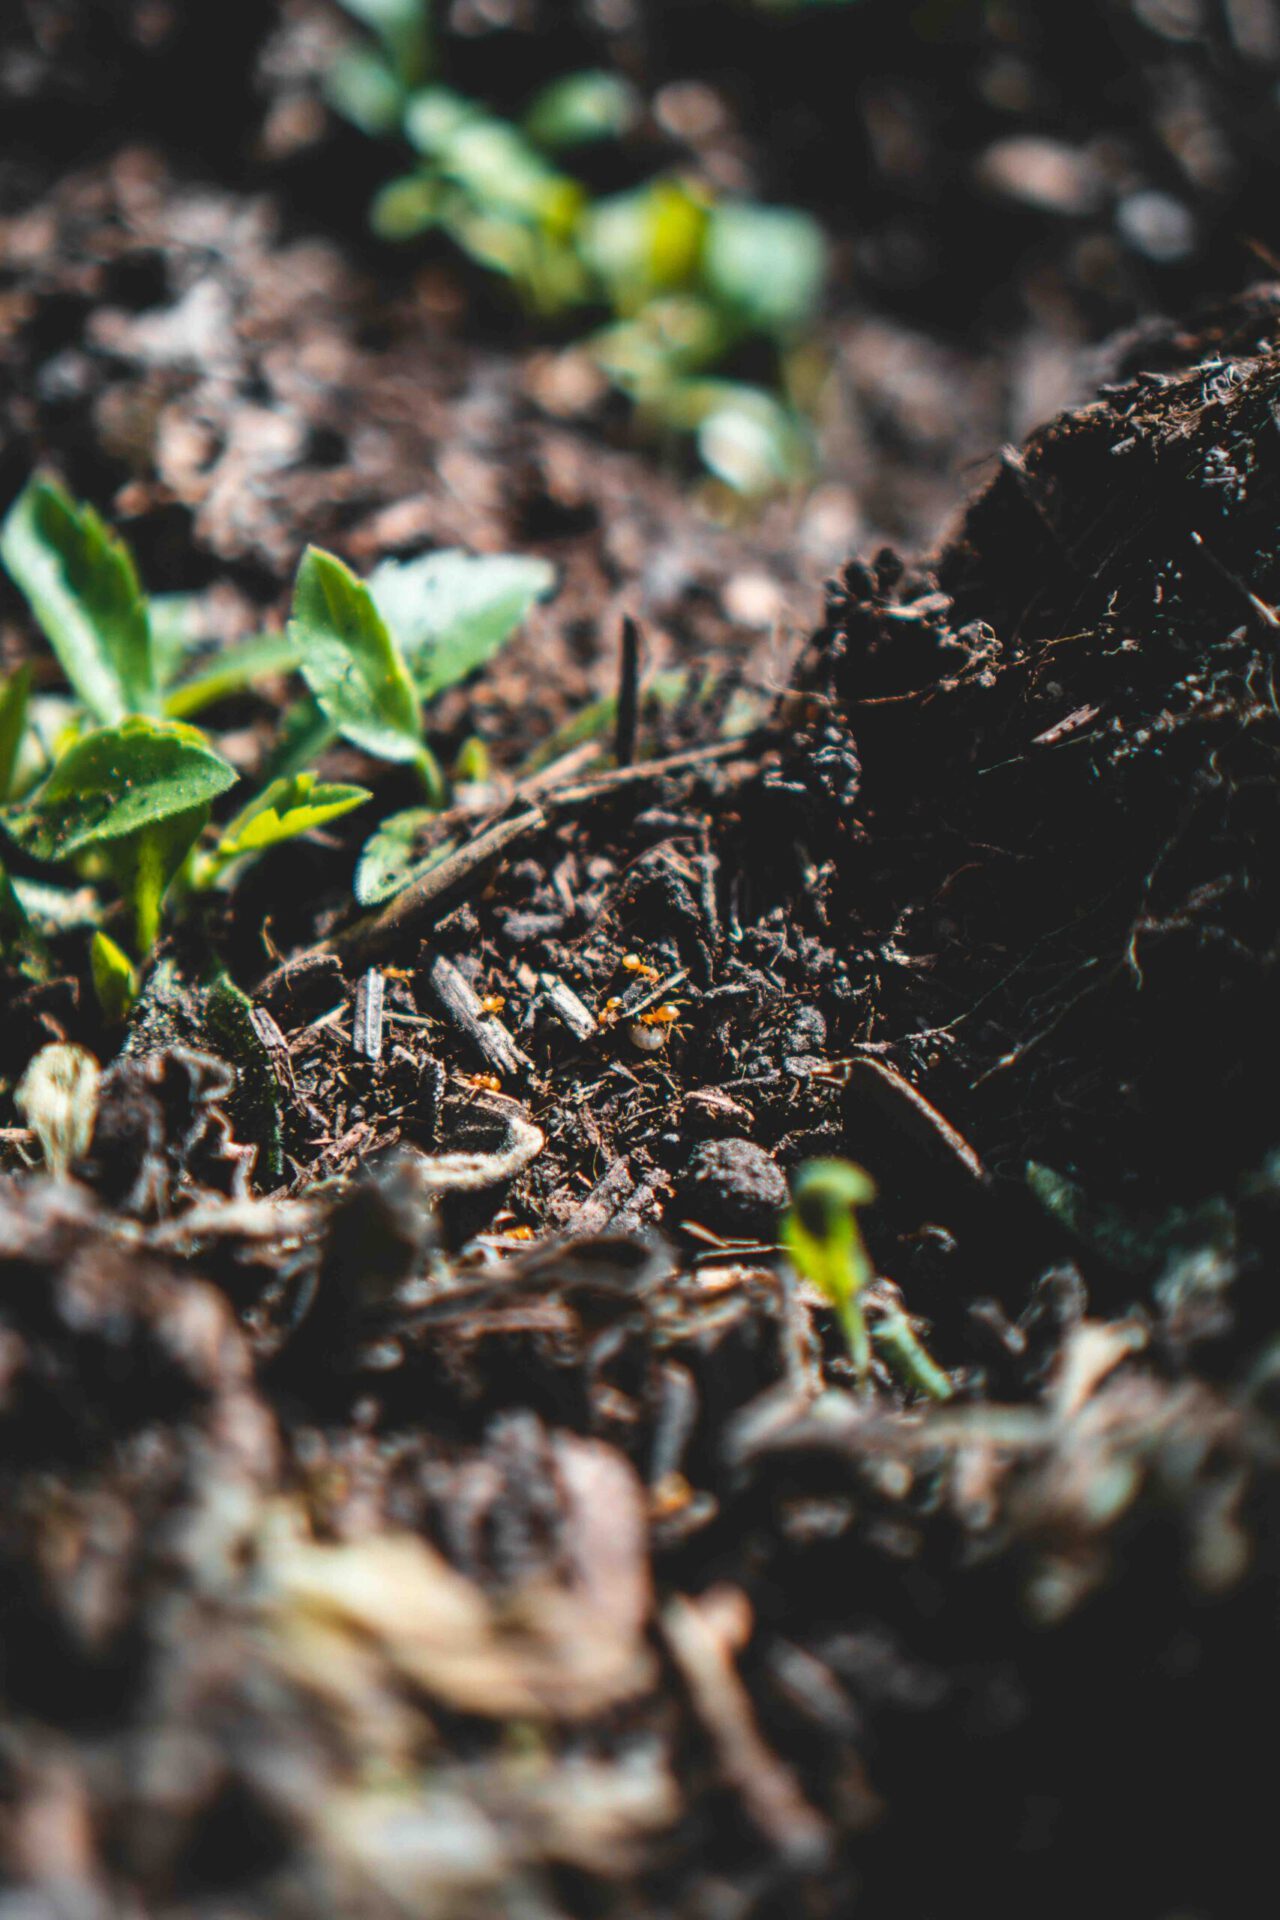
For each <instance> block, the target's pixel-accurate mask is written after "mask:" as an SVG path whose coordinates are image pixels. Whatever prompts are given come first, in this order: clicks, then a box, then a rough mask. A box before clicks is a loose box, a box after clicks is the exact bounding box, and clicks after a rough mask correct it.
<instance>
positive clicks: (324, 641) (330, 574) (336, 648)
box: [289, 547, 423, 762]
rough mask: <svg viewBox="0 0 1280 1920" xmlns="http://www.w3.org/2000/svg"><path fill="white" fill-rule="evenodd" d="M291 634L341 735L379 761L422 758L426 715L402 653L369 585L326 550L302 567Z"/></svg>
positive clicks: (311, 551) (313, 551) (312, 553)
mask: <svg viewBox="0 0 1280 1920" xmlns="http://www.w3.org/2000/svg"><path fill="white" fill-rule="evenodd" d="M289 636H290V638H291V639H292V640H293V641H294V642H295V643H296V644H297V645H298V647H299V648H300V649H301V650H302V655H303V658H302V674H303V678H304V679H305V680H306V683H307V685H308V686H309V687H310V689H311V691H312V693H313V694H314V695H315V698H316V700H317V702H318V704H319V705H320V707H321V709H322V711H323V712H324V714H325V716H326V718H327V719H328V720H329V721H330V722H331V723H332V725H333V726H334V727H335V728H336V729H337V731H338V732H339V733H341V734H343V735H344V736H345V737H346V738H347V739H348V740H351V741H353V742H354V744H355V745H356V746H358V747H362V748H363V749H364V751H365V752H366V753H371V754H373V755H374V757H375V758H376V759H379V760H399V761H405V760H412V761H419V762H420V761H421V757H422V752H423V747H422V714H421V711H420V709H419V705H418V695H417V693H416V692H415V690H414V685H413V681H412V680H411V679H410V677H409V673H408V670H407V668H406V666H405V664H404V661H403V659H402V658H401V656H400V651H399V649H398V647H397V646H396V643H395V641H394V640H393V639H392V637H391V634H390V633H389V632H388V631H387V626H386V622H385V621H384V619H383V617H382V615H381V613H379V611H378V608H377V605H376V604H375V601H374V598H373V595H372V593H371V592H370V590H369V588H368V587H367V586H366V585H365V584H364V582H363V581H362V580H358V579H357V578H356V576H355V574H354V573H352V571H351V569H350V568H349V567H345V566H344V565H343V564H342V562H341V560H338V559H335V557H334V556H333V554H331V553H323V552H321V550H320V549H319V548H318V547H308V548H307V551H306V553H305V554H304V556H303V560H302V565H301V566H300V567H299V568H298V578H297V583H296V585H295V587H294V592H293V617H292V619H291V620H290V622H289Z"/></svg>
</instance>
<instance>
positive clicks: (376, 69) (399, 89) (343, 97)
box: [324, 47, 404, 139]
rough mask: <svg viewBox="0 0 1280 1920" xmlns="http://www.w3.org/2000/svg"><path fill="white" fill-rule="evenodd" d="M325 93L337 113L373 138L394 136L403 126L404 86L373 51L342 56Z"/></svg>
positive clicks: (329, 76) (360, 50) (326, 81)
mask: <svg viewBox="0 0 1280 1920" xmlns="http://www.w3.org/2000/svg"><path fill="white" fill-rule="evenodd" d="M324 93H325V99H326V100H327V101H328V102H329V105H330V106H331V107H332V108H333V109H334V111H335V112H336V113H340V114H341V115H342V117H343V119H344V120H349V121H350V122H351V124H352V126H353V127H359V129H360V131H361V133H367V134H368V135H369V136H370V137H371V138H375V139H376V138H377V137H379V136H380V135H382V134H386V133H394V132H395V130H396V128H397V126H398V125H399V124H400V113H401V109H402V108H403V106H404V89H403V86H402V84H401V82H400V81H399V80H398V79H397V77H396V75H395V73H394V72H393V71H392V69H391V67H390V66H389V65H388V64H387V62H386V60H385V59H383V57H382V55H381V54H380V53H375V51H374V49H373V48H372V47H352V48H351V49H350V51H349V52H347V53H344V54H341V55H340V56H339V57H338V59H336V60H335V61H334V63H333V65H332V66H331V67H330V68H329V71H328V72H327V73H326V74H325V76H324Z"/></svg>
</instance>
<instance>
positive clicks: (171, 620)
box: [147, 593, 205, 687]
mask: <svg viewBox="0 0 1280 1920" xmlns="http://www.w3.org/2000/svg"><path fill="white" fill-rule="evenodd" d="M147 607H148V612H149V614H150V618H151V658H152V661H153V663H154V667H155V676H156V685H157V686H158V687H167V686H168V684H169V682H170V681H171V680H172V679H173V677H174V675H175V674H176V673H177V671H178V669H179V667H180V666H181V665H182V663H183V661H184V660H185V659H186V658H187V656H188V654H191V653H194V652H195V650H196V648H197V647H198V646H199V645H200V642H201V641H202V640H203V639H204V638H205V603H204V595H203V594H201V593H153V594H152V595H151V598H150V600H149V601H148V602H147Z"/></svg>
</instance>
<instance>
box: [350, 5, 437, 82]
mask: <svg viewBox="0 0 1280 1920" xmlns="http://www.w3.org/2000/svg"><path fill="white" fill-rule="evenodd" d="M338 4H339V6H341V7H342V8H343V9H344V11H345V12H347V13H349V14H350V15H351V17H352V19H353V20H358V21H359V22H360V24H361V26H362V27H368V29H369V31H370V32H371V33H373V34H376V36H377V38H378V40H379V42H380V43H381V45H382V47H383V48H384V49H385V51H386V54H387V57H388V59H389V60H390V61H391V63H392V65H393V66H394V68H395V70H396V73H397V74H398V76H399V78H400V81H401V84H402V85H404V86H409V87H411V86H416V85H417V84H418V82H419V81H420V80H421V79H422V78H423V76H424V74H425V73H426V71H427V68H428V66H429V65H430V61H431V0H338Z"/></svg>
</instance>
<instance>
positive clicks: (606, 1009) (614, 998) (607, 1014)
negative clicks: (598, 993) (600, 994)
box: [596, 993, 622, 1027]
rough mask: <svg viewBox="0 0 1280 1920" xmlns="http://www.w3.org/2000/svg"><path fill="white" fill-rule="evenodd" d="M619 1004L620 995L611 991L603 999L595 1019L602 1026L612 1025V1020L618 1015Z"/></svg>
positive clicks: (620, 1003)
mask: <svg viewBox="0 0 1280 1920" xmlns="http://www.w3.org/2000/svg"><path fill="white" fill-rule="evenodd" d="M621 1005H622V998H621V996H620V995H619V994H616V993H611V994H610V995H609V998H608V999H607V1000H606V1001H605V1003H604V1005H603V1006H602V1007H601V1009H600V1011H599V1013H597V1015H596V1019H597V1020H598V1021H599V1023H600V1025H601V1026H602V1027H611V1026H612V1025H613V1023H614V1021H615V1020H616V1019H617V1017H618V1008H619V1007H620V1006H621Z"/></svg>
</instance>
